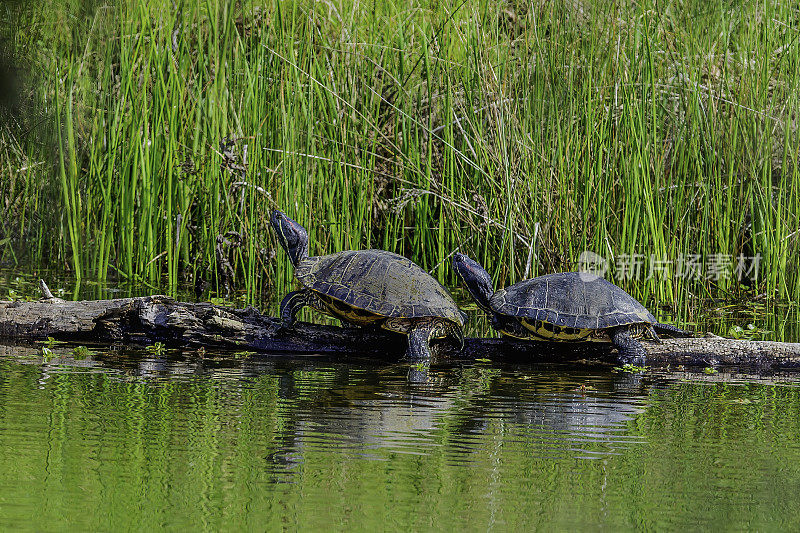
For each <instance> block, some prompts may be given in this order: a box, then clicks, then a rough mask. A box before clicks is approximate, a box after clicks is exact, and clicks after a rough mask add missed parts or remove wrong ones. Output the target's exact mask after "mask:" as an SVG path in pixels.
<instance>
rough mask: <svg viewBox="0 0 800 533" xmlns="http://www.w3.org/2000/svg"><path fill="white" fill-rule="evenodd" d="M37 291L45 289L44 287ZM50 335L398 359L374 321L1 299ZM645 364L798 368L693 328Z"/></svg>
mask: <svg viewBox="0 0 800 533" xmlns="http://www.w3.org/2000/svg"><path fill="white" fill-rule="evenodd" d="M45 289H46V287H44V288H43V293H44V294H45V295H48V293H49V291H47V292H45ZM46 337H54V338H56V339H59V340H67V341H74V342H88V341H91V342H122V343H138V344H152V343H154V342H161V343H163V344H165V345H167V346H179V347H201V346H202V347H207V348H215V349H233V350H246V351H255V352H265V353H266V352H268V353H271V354H286V355H301V354H303V355H304V354H322V355H327V356H333V357H347V356H349V355H357V356H358V357H364V356H367V357H376V358H381V359H395V360H396V359H398V358H400V357H402V355H403V353H404V352H405V349H406V340H405V338H404V337H403V336H402V335H398V334H395V333H390V332H387V331H383V330H379V329H378V330H374V329H362V328H341V327H336V326H322V325H315V324H308V323H298V324H297V325H296V326H295V327H293V328H291V329H281V328H280V323H279V320H278V319H277V318H274V317H270V316H265V315H262V314H261V313H259V312H258V311H256V310H255V309H253V308H247V309H232V308H228V307H221V306H216V305H212V304H208V303H187V302H179V301H175V300H173V299H171V298H168V297H166V296H144V297H137V298H120V299H114V300H87V301H77V302H71V301H64V300H60V299H58V298H52V297H50V298H43V299H42V300H38V301H34V302H23V301H15V302H2V301H0V338H4V339H11V340H14V339H17V340H19V339H40V338H46ZM642 344H643V345H644V347H645V349H646V350H647V352H648V365H651V366H658V367H666V366H672V367H675V366H680V365H683V366H738V367H750V368H755V369H759V370H777V369H792V368H800V343H781V342H769V341H750V340H734V339H723V338H719V337H696V338H689V339H664V342H663V343H662V344H656V343H652V342H647V341H643V342H642ZM433 351H434V354H435V360H434V362H444V361H448V362H457V361H469V360H475V359H480V358H488V359H492V360H494V361H508V362H525V363H537V362H542V363H574V362H583V363H586V362H592V363H598V364H616V351H615V350H614V348H613V347H612V346H611V345H610V344H607V343H575V344H567V343H548V342H526V341H518V340H514V339H498V338H468V339H465V343H464V348H463V349H462V350H460V351H459V349H458V347H457V346H454V345H452V344H451V343H449V342H446V341H443V342H438V343H435V345H434V347H433Z"/></svg>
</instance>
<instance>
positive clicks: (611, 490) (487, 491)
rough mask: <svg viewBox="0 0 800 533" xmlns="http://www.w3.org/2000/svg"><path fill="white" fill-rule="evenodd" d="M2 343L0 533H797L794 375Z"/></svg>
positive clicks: (799, 426)
mask: <svg viewBox="0 0 800 533" xmlns="http://www.w3.org/2000/svg"><path fill="white" fill-rule="evenodd" d="M95 350H96V353H95V354H94V355H92V356H89V357H86V358H83V359H78V360H76V359H75V357H74V356H73V355H71V353H70V348H69V347H55V348H54V355H55V357H53V358H50V359H49V360H47V361H45V360H43V359H42V357H41V356H40V352H41V350H40V349H39V348H37V347H30V346H4V347H0V528H2V529H5V530H9V529H15V530H16V529H22V530H37V531H44V530H55V529H59V530H61V529H64V528H65V527H70V528H73V529H81V530H90V529H91V530H98V529H99V530H111V529H114V530H120V529H122V530H125V529H138V530H150V529H153V528H156V527H167V528H169V529H175V530H177V529H180V530H184V529H187V528H191V529H194V530H239V529H241V528H249V529H256V530H296V529H303V530H309V529H312V528H313V529H344V528H347V529H369V530H400V529H402V530H408V529H411V530H432V529H442V528H454V527H460V528H465V529H467V530H498V531H505V530H531V529H534V528H541V529H557V530H567V529H569V530H573V529H580V530H586V529H592V530H595V529H607V530H620V529H623V530H631V529H679V528H681V529H682V528H685V527H692V528H704V529H705V528H709V529H715V530H731V529H734V530H735V529H748V530H753V529H757V530H774V529H784V530H786V529H794V528H796V527H797V526H798V525H799V524H800V507H799V506H797V494H798V493H800V388H798V386H797V382H796V381H795V380H794V378H793V377H792V375H786V376H763V377H760V378H755V377H752V376H749V377H746V380H745V381H741V380H740V379H739V378H737V377H736V376H734V375H731V374H725V373H722V374H717V375H713V376H705V375H703V374H680V375H678V374H668V375H667V374H664V375H644V376H642V375H630V374H615V373H612V372H608V371H605V370H602V371H601V370H581V369H575V368H559V367H552V366H551V367H537V366H520V365H514V366H503V365H500V364H494V363H486V364H476V365H474V366H463V367H450V368H434V369H433V370H432V371H431V372H430V374H429V380H428V382H426V383H412V382H409V380H408V376H407V372H408V369H407V367H405V366H402V365H391V364H387V363H370V362H364V361H358V362H355V363H353V362H351V363H346V362H336V361H330V360H325V359H322V358H318V357H311V356H309V357H306V358H294V359H285V358H277V357H267V356H258V357H236V356H234V355H232V354H209V353H206V354H205V356H201V355H199V354H197V353H196V352H192V351H186V352H180V351H170V352H167V353H165V354H162V355H159V356H155V355H154V354H152V353H150V352H147V351H145V350H133V349H121V348H120V349H115V350H110V349H108V348H102V347H97V348H95Z"/></svg>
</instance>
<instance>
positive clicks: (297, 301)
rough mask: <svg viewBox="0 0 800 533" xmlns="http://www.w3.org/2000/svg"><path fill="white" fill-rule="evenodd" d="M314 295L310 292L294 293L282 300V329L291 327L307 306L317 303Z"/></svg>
mask: <svg viewBox="0 0 800 533" xmlns="http://www.w3.org/2000/svg"><path fill="white" fill-rule="evenodd" d="M316 300H317V299H316V297H315V296H314V293H312V292H311V291H309V290H301V291H293V292H290V293H289V294H287V295H286V296H284V297H283V300H281V327H284V328H288V327H291V326H292V325H293V324H294V322H295V317H296V316H297V312H298V311H300V309H302V308H303V307H306V306H307V305H312V304H313V303H315V302H316Z"/></svg>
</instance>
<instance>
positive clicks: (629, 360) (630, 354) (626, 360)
mask: <svg viewBox="0 0 800 533" xmlns="http://www.w3.org/2000/svg"><path fill="white" fill-rule="evenodd" d="M611 342H613V343H614V346H616V348H617V350H619V361H620V362H621V363H622V364H626V365H627V364H631V365H636V366H644V364H645V361H646V360H647V351H646V350H645V349H644V346H642V344H641V343H640V342H639V341H637V340H636V339H634V338H633V337H631V335H630V332H629V331H628V328H616V329H614V330H613V331H612V332H611Z"/></svg>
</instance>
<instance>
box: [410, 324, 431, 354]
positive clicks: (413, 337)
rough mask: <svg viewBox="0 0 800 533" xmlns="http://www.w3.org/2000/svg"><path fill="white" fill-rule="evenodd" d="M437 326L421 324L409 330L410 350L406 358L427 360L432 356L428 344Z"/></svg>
mask: <svg viewBox="0 0 800 533" xmlns="http://www.w3.org/2000/svg"><path fill="white" fill-rule="evenodd" d="M434 332H435V328H433V327H431V326H419V327H416V328H414V329H412V330H411V331H409V332H408V350H407V351H406V359H408V360H409V361H414V362H417V361H427V360H429V359H430V358H431V349H430V345H429V344H428V343H429V342H430V340H431V337H433V334H434Z"/></svg>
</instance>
